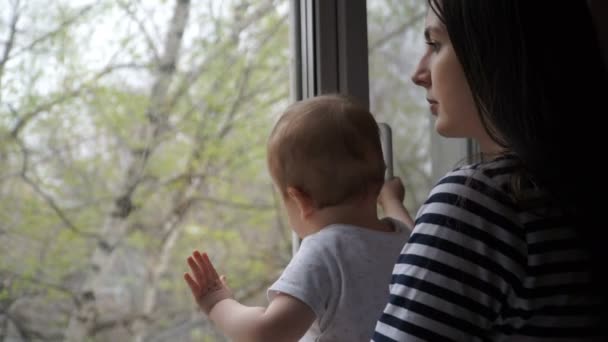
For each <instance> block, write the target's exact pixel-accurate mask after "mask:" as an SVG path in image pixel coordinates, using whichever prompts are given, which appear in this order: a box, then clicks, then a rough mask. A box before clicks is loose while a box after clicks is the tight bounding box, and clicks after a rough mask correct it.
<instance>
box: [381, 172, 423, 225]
mask: <svg viewBox="0 0 608 342" xmlns="http://www.w3.org/2000/svg"><path fill="white" fill-rule="evenodd" d="M404 199H405V187H404V186H403V183H402V182H401V179H400V178H399V177H393V178H392V179H390V180H387V181H386V182H385V183H384V185H382V189H381V190H380V195H379V196H378V203H379V204H380V206H381V207H382V210H384V214H385V215H386V216H389V217H392V218H395V219H397V220H399V221H401V222H403V223H405V225H406V226H407V227H408V228H409V229H410V231H411V230H412V229H413V227H414V220H412V217H411V216H410V213H409V212H408V211H407V209H406V208H405V206H404V205H403V200H404Z"/></svg>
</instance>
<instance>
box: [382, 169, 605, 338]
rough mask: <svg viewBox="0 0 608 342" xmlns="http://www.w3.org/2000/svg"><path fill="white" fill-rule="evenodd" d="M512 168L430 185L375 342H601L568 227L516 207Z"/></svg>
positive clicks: (554, 216)
mask: <svg viewBox="0 0 608 342" xmlns="http://www.w3.org/2000/svg"><path fill="white" fill-rule="evenodd" d="M514 170H515V161H514V159H513V158H511V157H503V158H499V159H496V160H494V161H492V162H487V163H483V164H475V165H470V166H465V167H461V168H459V169H456V170H454V171H452V172H450V173H448V174H447V175H446V176H445V177H443V178H442V179H441V180H440V181H439V182H438V184H437V185H436V186H435V187H434V188H433V190H432V191H431V193H430V195H429V198H428V199H427V201H426V202H425V204H424V205H423V206H422V207H421V208H420V210H419V212H418V215H417V217H416V225H415V227H414V230H413V232H412V235H411V237H410V239H409V241H408V243H407V244H406V245H405V247H404V248H403V250H402V252H401V255H400V257H399V260H398V261H397V263H396V265H395V268H394V270H393V277H392V281H391V285H390V292H391V295H390V298H389V303H388V304H387V306H386V308H385V310H384V313H383V314H382V316H381V317H380V319H379V321H378V323H377V325H376V331H375V333H374V335H373V341H375V342H385V341H550V340H559V341H591V340H600V339H599V337H598V334H599V333H598V328H599V327H598V309H599V308H598V303H599V300H598V299H599V297H597V296H596V295H594V293H593V291H591V286H590V281H589V279H590V273H589V270H588V269H589V267H588V261H589V256H588V254H587V253H586V252H585V249H584V248H583V247H582V242H581V241H580V240H579V238H578V237H577V234H576V225H575V224H572V223H568V222H569V220H567V219H566V218H565V217H564V216H563V215H561V214H559V213H558V212H556V210H552V209H551V208H548V207H547V205H546V202H538V203H545V204H544V205H538V204H537V205H526V206H525V207H524V206H523V205H521V204H516V201H515V200H514V199H513V198H514V196H513V193H512V191H511V189H512V187H511V186H510V184H511V181H512V177H511V176H512V175H513V172H514ZM528 191H529V193H527V194H526V193H525V189H524V194H525V195H526V197H528V198H529V196H542V194H541V193H540V192H539V191H538V190H535V188H533V187H529V188H528ZM534 192H536V193H534ZM517 203H520V202H517ZM598 228H599V227H598Z"/></svg>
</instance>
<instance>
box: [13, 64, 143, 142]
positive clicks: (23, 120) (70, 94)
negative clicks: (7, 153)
mask: <svg viewBox="0 0 608 342" xmlns="http://www.w3.org/2000/svg"><path fill="white" fill-rule="evenodd" d="M132 67H138V66H137V65H135V64H130V63H127V64H115V65H108V66H106V67H105V68H103V69H102V70H101V71H99V72H98V73H97V74H95V75H94V76H93V77H92V78H91V79H89V80H87V81H85V82H83V83H82V84H81V85H80V86H79V87H78V88H76V89H72V90H67V91H65V92H63V95H61V96H59V97H57V98H55V99H52V100H50V101H48V102H46V103H42V104H40V105H38V106H37V107H36V108H34V109H32V110H31V111H29V112H27V113H25V114H23V115H21V117H20V118H19V120H18V121H17V123H16V124H15V126H14V127H13V128H12V129H11V131H10V136H11V137H13V138H16V137H17V136H18V135H19V133H20V132H21V131H22V130H23V128H24V127H25V126H26V125H27V124H28V123H29V122H30V121H31V120H32V119H34V118H35V117H36V116H38V115H39V114H40V113H43V112H45V111H48V110H50V109H51V108H53V107H54V106H56V105H58V104H61V103H64V102H66V101H68V100H70V99H73V98H74V97H76V96H78V95H80V94H82V93H83V92H85V91H86V90H88V89H89V87H90V85H94V84H96V82H97V81H98V80H99V79H101V78H102V77H104V76H106V75H108V74H110V73H112V72H114V71H116V70H119V69H124V68H132Z"/></svg>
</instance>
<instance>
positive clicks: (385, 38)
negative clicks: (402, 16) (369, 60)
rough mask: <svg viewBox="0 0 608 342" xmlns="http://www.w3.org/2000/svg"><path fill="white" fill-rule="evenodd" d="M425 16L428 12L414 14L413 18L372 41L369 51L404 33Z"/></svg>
mask: <svg viewBox="0 0 608 342" xmlns="http://www.w3.org/2000/svg"><path fill="white" fill-rule="evenodd" d="M425 16H426V13H418V14H416V15H414V16H412V18H411V19H410V20H409V21H406V22H405V23H403V24H401V25H399V26H398V27H397V28H396V29H394V30H392V31H391V32H389V33H387V34H385V35H384V36H382V37H380V39H378V40H377V41H375V42H370V44H369V48H368V52H369V53H372V52H373V51H374V50H376V49H378V48H380V47H381V46H382V45H384V44H386V43H387V42H389V41H390V40H391V39H393V38H395V37H397V36H399V35H400V34H402V33H403V32H405V31H407V30H408V29H409V28H411V27H412V26H413V25H416V23H418V21H420V20H422V19H424V17H425Z"/></svg>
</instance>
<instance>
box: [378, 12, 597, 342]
mask: <svg viewBox="0 0 608 342" xmlns="http://www.w3.org/2000/svg"><path fill="white" fill-rule="evenodd" d="M429 5H430V6H429V7H430V9H429V11H428V15H427V18H426V27H425V31H424V35H425V39H426V43H427V49H426V51H425V53H424V55H423V56H422V57H421V59H420V62H419V65H418V67H417V69H416V71H415V72H414V75H413V77H412V79H413V81H414V83H415V84H416V85H418V86H421V87H423V88H424V89H425V90H426V97H427V100H428V102H429V105H430V109H431V112H432V114H433V116H434V117H435V119H436V121H435V129H436V130H437V132H438V133H439V134H441V135H442V136H445V137H467V138H472V139H474V140H475V141H476V142H477V143H478V144H479V147H480V149H481V161H480V162H478V163H476V164H472V165H467V166H464V167H460V168H458V169H456V170H454V171H452V172H450V173H448V174H447V175H446V176H445V177H443V178H442V179H441V180H440V181H439V182H438V184H437V185H436V186H435V187H434V188H433V190H432V191H431V193H430V195H429V198H428V199H427V201H426V202H425V204H424V205H423V206H422V207H421V209H420V211H419V212H418V215H417V217H416V221H415V226H414V230H413V232H412V235H411V237H410V239H409V241H408V243H407V244H406V245H405V247H404V249H403V251H402V253H401V256H400V258H399V260H398V261H397V263H396V265H395V268H394V270H393V278H392V281H391V296H390V299H389V303H388V304H387V306H386V308H385V310H384V313H383V315H382V316H381V317H380V319H379V321H378V323H377V325H376V331H375V333H374V336H373V340H374V341H377V342H380V341H410V340H415V341H419V340H430V341H475V340H485V341H503V340H514V341H547V340H554V339H557V340H559V341H565V340H576V341H581V340H584V341H587V340H602V336H604V335H603V332H602V331H600V330H601V329H600V327H601V326H602V325H601V323H600V321H601V318H602V315H603V312H604V311H605V309H604V306H603V305H604V304H603V303H604V302H605V295H604V292H605V289H604V288H603V287H604V286H605V284H602V283H601V281H600V280H599V279H600V278H601V277H600V276H599V272H601V270H602V268H601V262H603V260H605V256H606V253H605V252H604V251H603V250H602V246H603V245H604V243H605V240H602V239H600V238H599V237H600V235H601V234H603V232H602V230H604V229H605V227H604V226H605V224H602V223H601V222H602V221H600V219H601V218H602V217H601V210H602V208H601V206H602V205H603V203H602V201H597V200H592V199H591V198H592V195H593V194H599V195H600V197H601V196H602V195H603V192H602V191H601V190H600V188H599V187H600V186H603V182H602V177H601V172H602V170H601V169H600V168H599V167H596V166H595V165H594V164H595V163H591V162H589V163H586V160H590V161H591V160H593V161H594V160H596V159H597V154H595V155H593V156H592V155H591V154H592V153H595V152H596V149H597V148H598V147H599V146H600V139H602V138H603V137H602V135H601V134H600V133H601V129H602V128H603V127H601V126H600V125H597V123H595V122H593V121H592V119H591V118H594V117H597V116H600V115H601V116H603V114H606V110H605V109H604V106H602V105H601V101H602V100H603V98H604V97H605V96H606V95H608V90H607V86H606V72H605V68H604V66H603V64H602V60H601V55H600V51H599V47H598V44H597V40H596V37H595V32H594V30H593V26H592V21H591V17H590V15H589V13H588V12H589V11H588V9H587V7H586V2H585V1H580V0H576V1H560V2H555V1H553V2H542V4H541V2H540V1H529V0H491V1H488V0H449V1H445V0H443V1H442V0H429ZM547 6H550V7H547ZM591 158H593V159H591ZM399 187H400V183H399V182H398V181H392V182H389V183H387V184H386V185H385V188H384V189H383V196H384V197H382V198H384V200H382V198H381V201H383V203H381V204H382V205H383V206H385V205H386V202H387V201H388V200H386V198H387V196H388V197H391V195H390V194H392V200H393V201H401V200H402V199H403V198H402V195H403V194H402V193H400V191H399V190H400V189H399ZM387 194H389V195H387ZM388 214H389V215H390V214H391V213H390V212H389V213H388ZM395 215H400V216H404V215H402V214H399V213H397V214H395ZM604 325H605V324H604Z"/></svg>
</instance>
